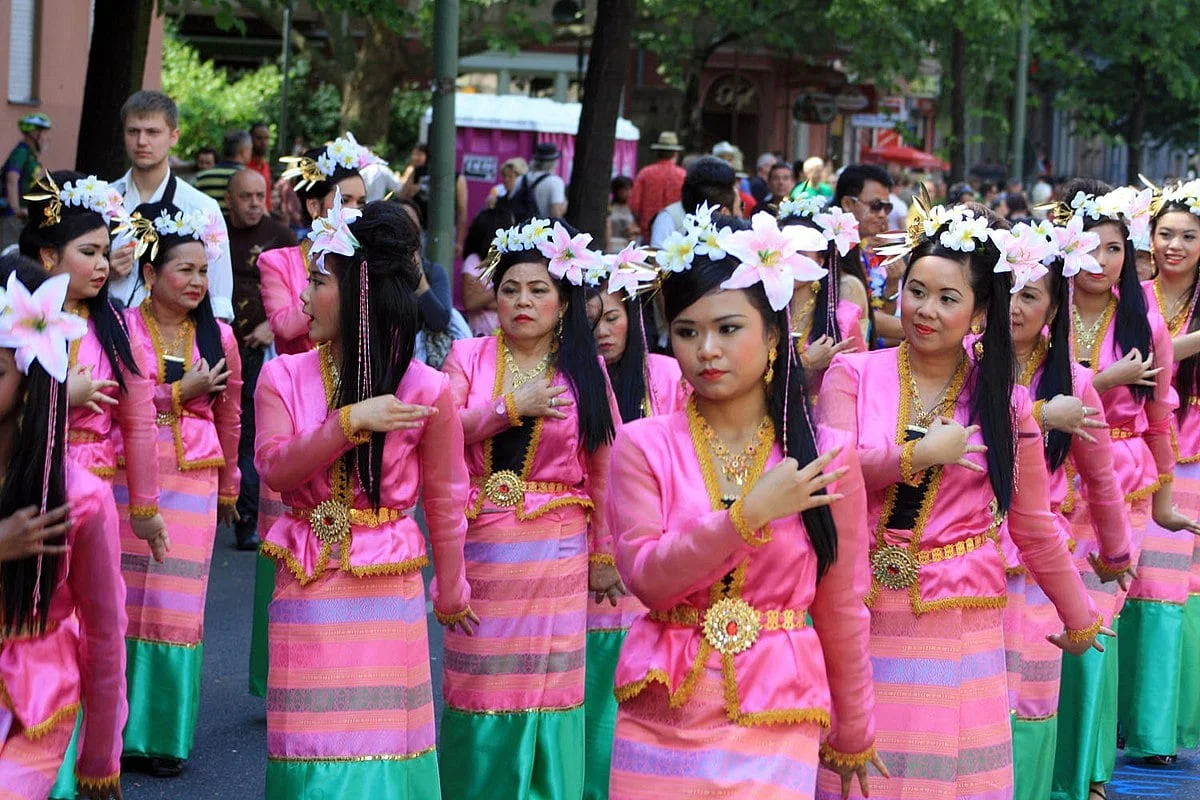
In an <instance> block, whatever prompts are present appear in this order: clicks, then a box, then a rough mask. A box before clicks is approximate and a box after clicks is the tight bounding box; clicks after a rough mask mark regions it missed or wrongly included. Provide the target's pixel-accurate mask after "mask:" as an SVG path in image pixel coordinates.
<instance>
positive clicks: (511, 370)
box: [500, 340, 550, 391]
mask: <svg viewBox="0 0 1200 800" xmlns="http://www.w3.org/2000/svg"><path fill="white" fill-rule="evenodd" d="M500 344H501V346H502V347H503V345H504V342H503V340H501V342H500ZM549 364H550V354H549V353H546V355H544V356H542V357H541V359H540V360H539V361H538V362H537V363H536V364H534V365H533V366H532V367H530V368H529V369H521V367H520V366H519V365H518V364H517V360H516V359H515V358H513V354H512V351H511V350H509V349H508V348H507V347H505V348H504V368H505V370H506V371H507V372H508V374H509V375H511V376H512V388H513V391H516V390H517V389H520V388H521V387H522V386H524V385H525V384H527V383H529V382H530V381H533V380H537V379H538V378H541V377H544V376H545V374H546V367H548V366H549Z"/></svg>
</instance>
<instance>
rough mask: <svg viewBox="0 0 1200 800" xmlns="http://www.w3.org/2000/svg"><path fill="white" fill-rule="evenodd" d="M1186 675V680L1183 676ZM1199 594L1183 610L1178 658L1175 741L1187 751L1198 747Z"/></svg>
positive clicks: (1199, 742)
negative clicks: (1177, 715) (1180, 645)
mask: <svg viewBox="0 0 1200 800" xmlns="http://www.w3.org/2000/svg"><path fill="white" fill-rule="evenodd" d="M1185 675H1186V676H1189V677H1188V678H1187V679H1186V680H1185V679H1184V676H1185ZM1198 675H1200V595H1192V596H1191V597H1189V598H1188V601H1187V605H1186V606H1184V607H1183V652H1182V655H1181V657H1180V659H1179V676H1180V681H1179V722H1178V726H1179V734H1178V736H1179V738H1178V741H1177V742H1176V744H1177V745H1179V747H1180V748H1182V749H1184V750H1191V749H1192V748H1194V747H1196V746H1197V745H1200V681H1197V680H1196V676H1198Z"/></svg>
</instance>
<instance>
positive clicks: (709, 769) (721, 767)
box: [612, 739, 817, 797]
mask: <svg viewBox="0 0 1200 800" xmlns="http://www.w3.org/2000/svg"><path fill="white" fill-rule="evenodd" d="M612 769H613V771H614V772H625V773H633V774H635V775H656V776H662V777H670V778H691V779H694V780H702V781H712V782H713V783H714V784H715V785H716V786H723V787H728V786H734V785H737V784H749V783H755V784H761V785H762V786H763V790H764V793H763V795H762V796H763V797H769V796H770V793H769V792H768V791H767V787H769V786H781V787H784V788H787V789H788V790H790V791H793V792H803V793H805V794H811V793H812V791H813V786H814V784H815V783H816V780H817V765H816V764H806V763H804V762H803V761H796V760H795V759H792V758H788V757H787V756H785V755H783V754H773V755H765V754H764V755H751V754H749V753H734V752H730V751H727V750H720V749H716V748H712V749H707V750H697V751H690V752H689V751H686V750H672V749H670V748H666V747H656V746H654V745H651V744H645V743H643V742H633V741H630V740H628V739H617V740H616V741H614V742H613V749H612ZM716 786H714V788H716Z"/></svg>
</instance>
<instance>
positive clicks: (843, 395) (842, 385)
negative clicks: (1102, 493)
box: [817, 356, 1045, 492]
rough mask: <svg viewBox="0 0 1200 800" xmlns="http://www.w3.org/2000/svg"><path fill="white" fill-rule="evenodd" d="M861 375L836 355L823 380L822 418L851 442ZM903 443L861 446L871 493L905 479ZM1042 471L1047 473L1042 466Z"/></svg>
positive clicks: (854, 437) (819, 404)
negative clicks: (901, 451)
mask: <svg viewBox="0 0 1200 800" xmlns="http://www.w3.org/2000/svg"><path fill="white" fill-rule="evenodd" d="M858 384H859V376H858V374H857V372H855V370H854V368H853V367H852V366H851V365H850V363H849V362H848V361H846V359H843V358H842V357H841V356H834V359H833V363H831V364H830V365H829V369H827V370H826V371H825V377H824V379H823V380H822V382H821V394H820V396H819V398H818V400H817V412H818V416H819V417H820V419H821V421H822V422H823V423H825V424H826V425H828V426H830V427H831V428H837V429H838V430H842V431H846V432H847V433H849V434H850V435H851V440H852V441H855V442H857V441H859V440H860V439H859V435H858V392H859V385H858ZM900 449H901V448H900V445H896V444H889V445H888V446H886V447H859V448H858V459H859V463H860V465H861V466H862V474H863V482H864V483H865V484H866V488H867V491H868V492H878V491H881V490H883V489H886V488H887V487H889V486H891V485H892V484H895V483H900V482H902V480H903V478H902V477H901V475H900ZM1042 471H1043V472H1045V466H1044V465H1043V467H1042Z"/></svg>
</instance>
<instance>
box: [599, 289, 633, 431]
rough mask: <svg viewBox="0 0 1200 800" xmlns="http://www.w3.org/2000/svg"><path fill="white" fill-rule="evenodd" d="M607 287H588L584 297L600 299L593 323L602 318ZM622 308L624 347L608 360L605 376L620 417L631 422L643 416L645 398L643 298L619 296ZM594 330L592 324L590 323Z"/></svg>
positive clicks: (623, 420)
mask: <svg viewBox="0 0 1200 800" xmlns="http://www.w3.org/2000/svg"><path fill="white" fill-rule="evenodd" d="M605 293H607V289H606V288H603V287H602V288H600V289H589V290H588V291H587V299H588V300H589V301H590V300H591V299H592V298H593V297H595V298H596V299H597V300H598V301H599V302H600V303H601V306H600V316H599V317H597V318H596V325H599V324H600V320H601V319H603V318H604V305H603V303H604V300H603V298H602V295H603V294H605ZM620 300H621V305H622V306H623V307H624V309H625V316H626V318H627V319H628V323H627V324H626V327H625V349H624V350H622V351H621V357H620V358H618V359H617V360H616V361H615V362H614V363H612V364H608V365H607V369H608V380H609V382H610V383H611V384H612V389H613V394H614V395H616V398H617V407H618V408H620V409H621V421H622V422H633V421H634V420H635V419H641V418H642V417H643V416H644V411H645V409H644V408H643V403H644V402H645V400H646V336H647V334H646V333H645V330H646V328H645V321H644V319H643V317H642V301H641V300H638V299H637V298H636V297H629V296H628V295H627V294H626V295H624V296H623V297H621V298H620ZM592 330H593V332H594V331H595V325H593V326H592Z"/></svg>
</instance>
